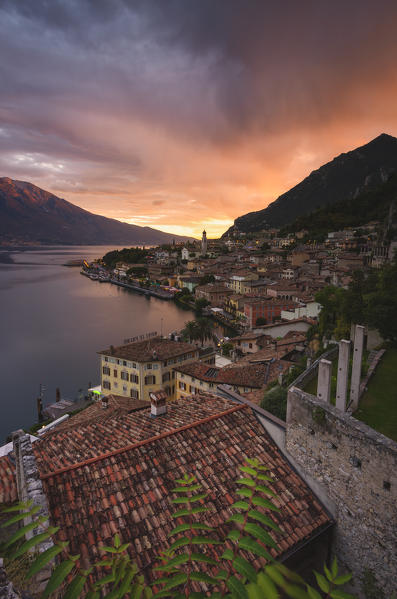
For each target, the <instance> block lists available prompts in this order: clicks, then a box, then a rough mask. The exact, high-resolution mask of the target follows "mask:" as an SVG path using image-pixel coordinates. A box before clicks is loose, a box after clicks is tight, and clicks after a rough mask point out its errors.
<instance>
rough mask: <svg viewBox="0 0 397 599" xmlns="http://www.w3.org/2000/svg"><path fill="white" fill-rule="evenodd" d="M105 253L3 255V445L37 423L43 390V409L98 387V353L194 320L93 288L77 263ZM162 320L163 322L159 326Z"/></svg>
mask: <svg viewBox="0 0 397 599" xmlns="http://www.w3.org/2000/svg"><path fill="white" fill-rule="evenodd" d="M110 249H115V248H114V247H111V248H107V247H103V246H99V247H98V246H85V247H82V246H80V247H76V246H74V247H70V246H68V247H43V248H37V249H29V250H24V251H21V250H17V251H12V252H8V251H7V252H6V251H3V250H0V260H1V262H0V304H1V310H0V331H1V335H0V356H1V361H0V364H1V366H0V372H1V380H2V394H1V407H2V411H1V415H2V417H1V421H0V443H1V442H2V441H3V440H4V439H5V437H6V436H7V435H8V434H9V433H10V432H11V431H13V430H15V429H17V428H20V427H23V426H26V427H27V426H30V425H31V424H33V423H34V422H36V421H37V411H36V398H37V396H38V394H39V386H40V383H42V384H43V385H44V386H45V388H46V390H45V392H44V405H46V404H49V403H52V402H54V401H55V391H56V388H57V387H59V388H60V390H61V395H62V397H63V398H68V399H69V398H70V399H75V398H77V396H78V392H79V389H82V390H83V391H84V392H86V390H87V387H88V384H89V383H92V384H93V385H95V384H99V382H100V377H99V359H98V356H97V353H96V352H97V351H99V350H101V349H104V348H106V347H109V345H110V344H113V345H119V344H122V343H123V340H124V339H125V338H128V337H133V336H136V335H140V334H143V333H147V332H152V331H158V332H159V333H160V330H161V326H162V330H163V333H169V332H170V331H173V330H175V329H180V328H182V327H183V325H184V323H185V321H187V320H190V319H191V318H192V317H193V314H192V313H191V312H189V311H184V310H182V309H180V308H179V307H178V306H177V305H176V304H174V303H173V302H166V301H162V300H158V299H156V298H150V299H147V298H146V297H145V296H141V295H138V294H136V293H134V292H131V291H126V290H124V289H122V288H120V287H117V286H115V285H110V284H108V283H98V282H96V281H91V280H90V279H88V278H87V277H84V276H81V275H80V269H79V268H67V267H65V266H62V265H63V264H64V263H65V262H67V261H68V260H71V259H74V258H86V259H88V260H92V259H94V258H95V257H100V256H102V255H104V254H105V253H106V252H107V251H109V250H110ZM7 262H9V263H7ZM161 319H163V322H161Z"/></svg>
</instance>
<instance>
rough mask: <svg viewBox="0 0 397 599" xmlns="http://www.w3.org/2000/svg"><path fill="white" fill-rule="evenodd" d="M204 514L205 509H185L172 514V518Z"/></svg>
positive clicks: (206, 510)
mask: <svg viewBox="0 0 397 599" xmlns="http://www.w3.org/2000/svg"><path fill="white" fill-rule="evenodd" d="M204 512H208V508H207V507H203V506H202V507H192V508H191V509H190V510H188V509H187V508H182V509H181V510H178V511H176V512H174V513H173V514H172V517H173V518H180V517H181V516H189V515H190V514H202V513H204Z"/></svg>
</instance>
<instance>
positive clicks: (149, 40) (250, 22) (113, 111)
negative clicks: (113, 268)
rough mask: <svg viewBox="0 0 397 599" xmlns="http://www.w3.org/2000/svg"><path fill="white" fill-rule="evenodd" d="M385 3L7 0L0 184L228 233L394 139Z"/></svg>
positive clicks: (396, 82) (2, 25) (173, 227)
mask: <svg viewBox="0 0 397 599" xmlns="http://www.w3.org/2000/svg"><path fill="white" fill-rule="evenodd" d="M396 22H397V2H396V1H395V0H390V1H387V0H343V1H341V0H315V1H309V0H299V1H298V0H273V1H271V0H63V1H62V0H34V1H32V0H1V1H0V176H7V177H11V178H14V179H21V180H24V181H30V182H32V183H35V184H36V185H39V186H40V187H42V188H44V189H46V190H48V191H51V192H53V193H55V194H56V195H58V196H60V197H63V198H65V199H66V200H68V201H70V202H72V203H74V204H76V205H78V206H81V207H82V208H85V209H86V210H90V211H91V212H95V213H97V214H103V215H105V216H108V217H111V218H116V219H119V220H122V221H125V222H130V223H133V224H137V225H148V226H151V227H155V228H157V229H161V230H164V231H169V232H172V233H175V234H187V235H195V236H199V235H200V234H201V231H202V229H203V228H206V230H207V233H208V235H209V237H216V236H218V235H220V234H221V233H223V232H224V231H225V230H226V229H227V228H228V227H229V226H230V225H231V224H232V222H233V220H234V219H235V218H236V217H237V216H240V215H242V214H245V213H247V212H249V211H252V210H259V209H261V208H264V207H265V206H267V205H268V204H269V203H270V202H271V201H273V200H275V199H276V198H277V196H278V195H280V194H281V193H283V192H285V191H287V190H288V189H290V188H291V187H292V186H293V185H295V184H297V183H298V182H299V181H301V180H302V179H303V178H304V177H306V176H307V175H308V174H309V173H310V172H311V171H312V170H314V169H316V168H318V167H319V166H321V164H324V163H325V162H327V161H329V160H331V159H332V158H333V157H335V156H336V155H338V154H340V153H341V152H344V151H348V150H350V149H353V148H355V147H357V146H359V145H362V144H364V143H366V142H368V141H370V140H371V139H372V138H374V137H376V136H377V135H379V134H380V133H382V132H384V133H389V134H390V135H397V66H396V65H397V35H396V27H395V26H396Z"/></svg>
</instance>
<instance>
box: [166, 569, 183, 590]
mask: <svg viewBox="0 0 397 599" xmlns="http://www.w3.org/2000/svg"><path fill="white" fill-rule="evenodd" d="M186 581H187V574H186V573H185V572H178V574H175V576H172V577H171V578H169V579H168V580H167V582H166V583H165V585H164V590H165V591H169V590H170V589H174V588H175V587H178V586H179V585H180V584H184V583H185V582H186Z"/></svg>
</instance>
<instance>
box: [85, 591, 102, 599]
mask: <svg viewBox="0 0 397 599" xmlns="http://www.w3.org/2000/svg"><path fill="white" fill-rule="evenodd" d="M84 599H99V591H88V593H87V595H86V596H85V598H84Z"/></svg>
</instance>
